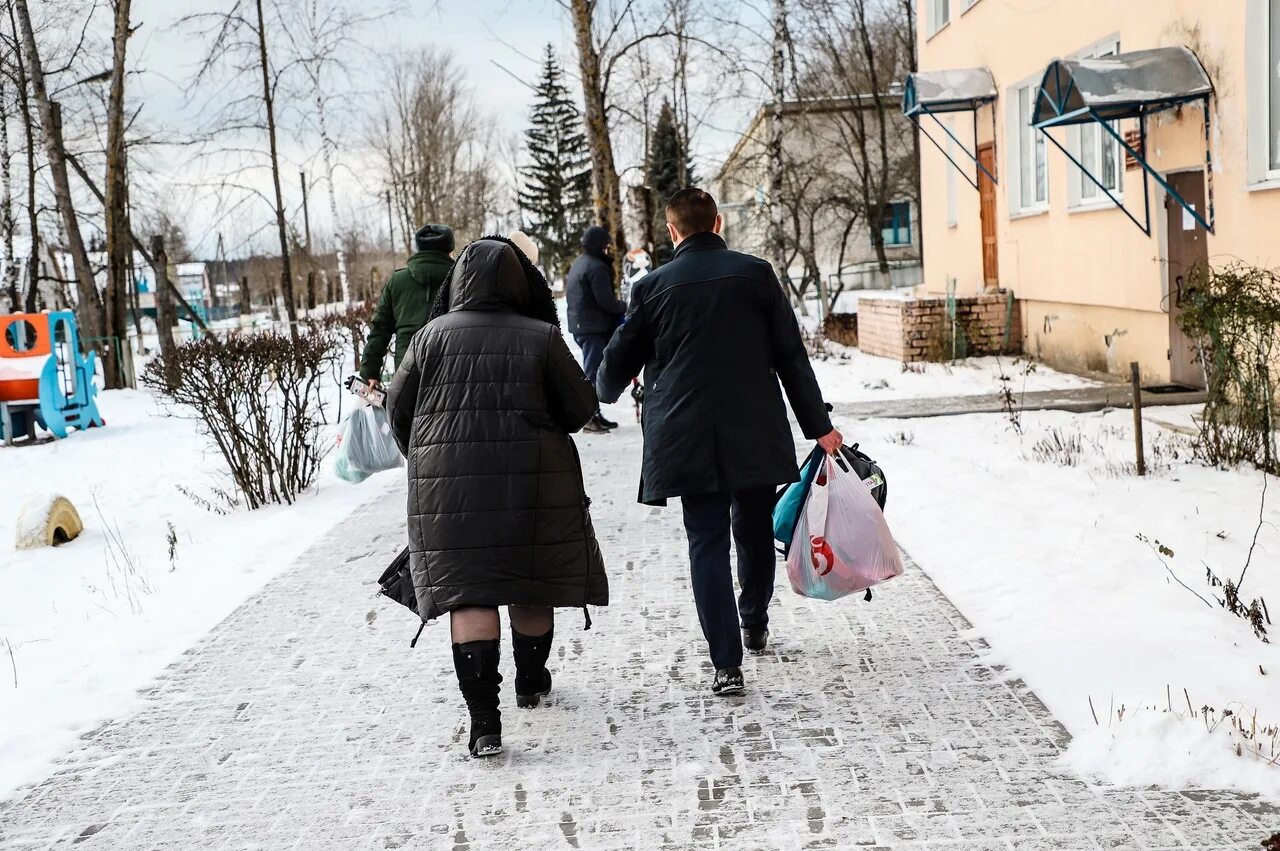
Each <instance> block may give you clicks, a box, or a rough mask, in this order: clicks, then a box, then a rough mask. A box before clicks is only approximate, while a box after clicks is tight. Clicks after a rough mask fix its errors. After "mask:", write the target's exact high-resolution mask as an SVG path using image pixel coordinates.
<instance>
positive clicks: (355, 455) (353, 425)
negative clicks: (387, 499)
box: [334, 406, 404, 482]
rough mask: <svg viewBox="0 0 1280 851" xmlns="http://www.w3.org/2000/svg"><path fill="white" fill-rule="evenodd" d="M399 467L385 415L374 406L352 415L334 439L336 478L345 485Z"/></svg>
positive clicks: (397, 451)
mask: <svg viewBox="0 0 1280 851" xmlns="http://www.w3.org/2000/svg"><path fill="white" fill-rule="evenodd" d="M403 463H404V460H403V459H402V458H401V457H400V449H399V447H397V446H396V442H395V438H394V437H393V436H392V434H391V424H390V422H389V421H388V419H387V412H386V411H385V410H383V409H382V408H380V407H376V406H369V407H364V408H356V409H355V410H354V411H352V412H351V416H349V417H347V421H346V422H345V423H343V426H342V433H341V434H340V435H339V436H338V451H337V457H336V458H335V459H334V470H335V472H336V473H337V474H338V476H339V477H340V478H342V479H345V480H347V481H348V482H362V481H364V480H365V479H367V478H368V477H369V476H370V475H371V474H373V473H380V472H382V471H383V470H394V469H395V468H396V467H399V466H400V465H401V464H403Z"/></svg>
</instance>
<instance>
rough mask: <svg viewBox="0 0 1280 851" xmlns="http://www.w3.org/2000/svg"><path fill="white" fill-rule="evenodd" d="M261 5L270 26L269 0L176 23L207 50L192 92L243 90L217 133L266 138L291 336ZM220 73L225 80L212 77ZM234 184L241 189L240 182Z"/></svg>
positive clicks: (275, 15)
mask: <svg viewBox="0 0 1280 851" xmlns="http://www.w3.org/2000/svg"><path fill="white" fill-rule="evenodd" d="M264 4H265V6H264ZM267 8H269V9H270V11H271V23H272V25H273V26H278V25H280V10H279V8H278V6H277V4H276V2H275V0H235V2H234V3H233V4H232V6H231V8H230V9H229V10H227V11H225V12H206V13H198V14H193V15H188V16H186V17H184V18H183V19H182V21H181V24H182V25H184V26H186V27H188V28H190V29H191V30H193V31H194V32H195V34H196V35H197V36H199V37H200V38H203V39H205V40H207V41H208V42H209V48H208V52H207V53H206V54H205V56H204V58H203V60H202V61H201V63H200V67H199V70H198V71H197V73H196V76H195V79H194V80H193V81H192V84H191V90H192V91H195V90H197V89H199V88H200V87H201V86H211V85H212V84H213V83H214V82H215V80H216V81H217V82H220V83H228V82H229V83H231V84H239V85H242V86H245V87H246V93H245V94H243V95H240V96H238V97H234V98H233V99H231V100H230V101H229V102H228V103H227V104H226V105H225V106H223V107H222V108H221V109H219V110H217V114H216V116H215V118H214V121H213V123H214V125H216V127H217V130H218V132H219V133H221V132H230V133H248V134H252V133H254V132H261V133H263V134H264V135H265V137H266V143H267V162H268V167H269V169H270V172H271V183H272V189H273V196H272V197H271V198H269V199H268V201H269V203H270V204H271V206H272V211H273V213H274V214H275V222H274V226H275V231H276V237H277V239H278V241H279V245H280V258H281V270H280V289H281V292H282V293H283V294H284V302H285V312H286V314H287V316H288V320H289V329H290V333H291V334H292V335H294V336H295V337H296V336H297V333H298V329H297V320H298V312H297V300H296V299H295V298H294V290H293V268H292V264H291V262H290V251H289V226H288V222H287V218H286V211H285V205H284V193H283V190H282V189H281V183H280V150H279V140H278V130H277V95H278V94H279V93H280V88H281V80H282V76H283V71H282V70H281V69H280V68H279V67H276V66H273V64H272V62H271V50H270V48H269V44H268V30H267V23H268V18H267ZM224 73H225V74H226V75H227V76H228V77H229V78H230V79H229V80H220V79H218V78H219V75H220V74H224ZM250 87H251V88H252V89H256V91H254V92H253V93H252V94H249V93H248V90H249V89H250ZM240 188H241V189H242V190H243V189H245V187H243V186H242V187H240ZM251 194H253V193H252V191H251Z"/></svg>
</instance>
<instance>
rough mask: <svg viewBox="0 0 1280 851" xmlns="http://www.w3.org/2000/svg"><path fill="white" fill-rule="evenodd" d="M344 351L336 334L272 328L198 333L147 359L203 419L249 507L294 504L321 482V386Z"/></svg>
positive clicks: (180, 411)
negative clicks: (217, 335) (214, 336)
mask: <svg viewBox="0 0 1280 851" xmlns="http://www.w3.org/2000/svg"><path fill="white" fill-rule="evenodd" d="M338 357H339V355H338V353H337V347H336V345H335V340H334V336H333V334H332V333H331V332H330V331H328V330H326V329H324V328H321V327H316V326H312V327H310V328H308V329H307V330H306V331H305V332H304V333H300V334H298V336H297V337H296V339H295V338H291V337H290V336H288V335H285V334H280V333H278V332H275V331H268V332H265V333H258V334H232V335H231V336H229V337H228V338H227V339H226V340H225V341H224V342H221V343H220V342H218V341H216V340H210V339H207V338H205V339H199V340H193V341H191V342H189V343H184V344H183V345H181V346H178V347H177V349H176V350H175V351H174V353H173V355H172V362H171V363H170V362H169V360H170V359H169V358H156V359H155V360H153V361H151V362H150V363H149V364H147V368H146V370H145V372H144V373H143V383H144V384H145V385H146V386H147V387H148V388H150V389H152V390H155V391H157V392H159V393H161V394H163V395H164V396H165V397H167V398H168V399H169V400H170V401H171V402H173V403H176V407H174V409H173V412H174V413H175V415H177V416H187V414H186V413H185V412H188V411H189V412H191V414H190V417H191V418H192V419H196V420H198V421H199V422H200V423H201V424H202V426H203V428H204V430H205V433H206V434H208V436H209V437H210V438H211V439H212V440H213V442H214V444H215V445H217V447H218V450H219V451H220V452H221V453H222V457H223V459H224V460H225V461H226V462H227V467H228V468H229V471H230V473H231V478H232V481H233V482H234V483H235V488H236V490H237V491H238V492H239V493H240V495H241V496H242V497H243V498H244V501H245V503H246V504H247V505H248V507H249V508H251V509H252V508H260V507H262V506H263V505H268V504H272V503H282V502H283V503H292V502H293V501H294V500H295V499H297V498H298V495H299V494H301V493H302V492H303V491H305V490H306V489H307V488H309V487H310V486H311V485H312V483H313V482H314V481H315V477H316V474H317V473H318V472H319V469H320V459H321V457H322V455H323V453H322V452H321V450H320V446H319V432H320V427H321V426H322V425H324V424H325V423H326V422H327V419H326V416H325V403H324V398H323V394H322V392H321V390H322V387H323V386H324V381H325V379H326V378H327V377H329V375H330V372H331V370H332V368H333V366H334V364H335V362H336V360H337V358H338Z"/></svg>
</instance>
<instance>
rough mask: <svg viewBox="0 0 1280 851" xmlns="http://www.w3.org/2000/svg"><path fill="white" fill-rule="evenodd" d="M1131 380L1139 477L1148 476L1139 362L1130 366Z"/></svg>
mask: <svg viewBox="0 0 1280 851" xmlns="http://www.w3.org/2000/svg"><path fill="white" fill-rule="evenodd" d="M1129 379H1130V381H1132V382H1133V440H1134V445H1135V451H1136V452H1137V455H1138V475H1139V476H1145V475H1146V474H1147V454H1146V451H1145V449H1144V447H1143V442H1142V380H1141V378H1140V377H1139V372H1138V362H1137V361H1133V362H1132V363H1130V364H1129Z"/></svg>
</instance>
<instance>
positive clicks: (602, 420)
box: [595, 411, 618, 429]
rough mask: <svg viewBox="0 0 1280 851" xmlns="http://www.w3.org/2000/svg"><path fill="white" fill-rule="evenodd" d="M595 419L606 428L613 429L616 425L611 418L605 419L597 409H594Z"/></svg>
mask: <svg viewBox="0 0 1280 851" xmlns="http://www.w3.org/2000/svg"><path fill="white" fill-rule="evenodd" d="M595 421H596V422H597V423H599V424H600V425H602V426H604V427H605V428H606V429H615V428H617V427H618V424H617V423H615V422H614V421H613V420H607V419H605V417H604V414H602V413H600V412H599V411H596V416H595Z"/></svg>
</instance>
